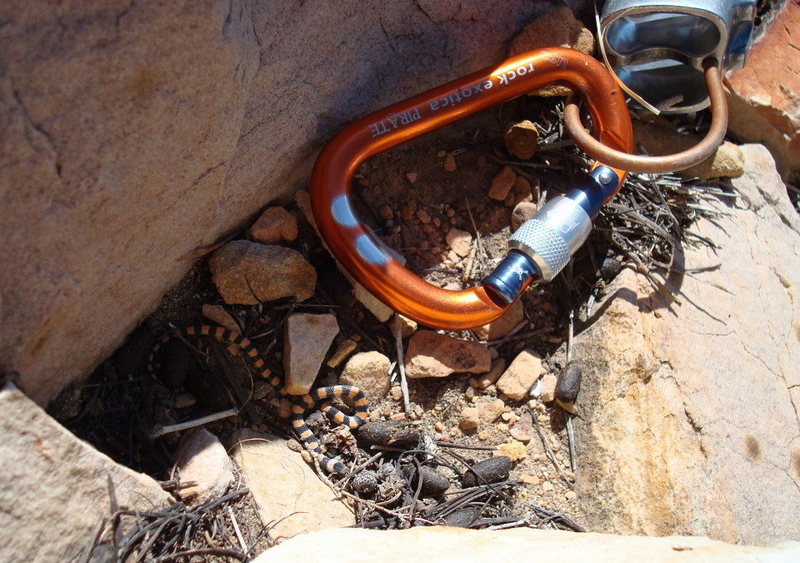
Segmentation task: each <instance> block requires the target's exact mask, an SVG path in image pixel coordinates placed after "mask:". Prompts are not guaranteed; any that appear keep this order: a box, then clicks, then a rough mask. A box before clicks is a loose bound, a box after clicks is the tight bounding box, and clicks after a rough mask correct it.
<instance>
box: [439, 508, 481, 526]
mask: <svg viewBox="0 0 800 563" xmlns="http://www.w3.org/2000/svg"><path fill="white" fill-rule="evenodd" d="M480 517H481V509H480V508H478V507H476V506H468V507H466V508H462V509H461V510H456V511H455V512H453V513H452V514H450V515H448V516H445V517H444V524H445V526H454V527H456V528H468V527H469V526H471V525H472V524H473V523H474V522H476V521H477V520H478V518H480Z"/></svg>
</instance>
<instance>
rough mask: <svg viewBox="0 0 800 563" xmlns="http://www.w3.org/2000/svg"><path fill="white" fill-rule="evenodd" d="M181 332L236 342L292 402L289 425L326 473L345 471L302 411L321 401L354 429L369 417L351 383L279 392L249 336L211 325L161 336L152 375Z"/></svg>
mask: <svg viewBox="0 0 800 563" xmlns="http://www.w3.org/2000/svg"><path fill="white" fill-rule="evenodd" d="M181 335H185V336H210V337H212V338H214V339H215V340H217V341H219V342H224V343H230V344H236V345H237V346H239V348H240V349H241V351H242V354H243V355H244V357H245V358H248V359H249V360H250V362H251V365H252V367H253V368H254V369H255V370H257V372H258V374H259V375H260V376H261V377H263V378H264V379H266V380H267V381H268V382H269V384H270V385H271V386H272V387H273V388H274V389H275V391H276V392H277V393H278V394H279V395H281V396H282V397H285V398H287V399H289V401H291V403H292V409H291V422H292V428H294V430H295V432H297V435H298V436H299V438H300V439H301V440H302V441H303V443H304V445H305V447H306V448H307V449H308V451H309V452H310V453H311V455H312V456H313V457H314V458H315V459H316V460H317V462H318V463H319V465H320V467H321V468H322V469H324V470H325V471H327V472H329V473H345V472H346V471H347V468H346V467H345V465H344V464H343V463H342V462H340V461H337V460H334V459H331V458H330V457H328V456H327V455H326V454H325V453H324V452H323V451H322V446H321V444H320V442H319V440H318V439H317V437H316V436H315V435H314V433H313V432H312V431H311V429H310V428H309V427H308V425H307V424H306V420H305V413H306V411H307V410H308V409H311V408H313V407H314V406H316V405H317V404H320V403H321V404H320V410H322V411H323V412H324V413H325V415H326V416H327V417H328V418H329V419H330V420H331V421H332V422H334V423H335V424H344V425H346V426H348V427H349V428H350V429H351V430H355V429H356V428H358V427H359V426H361V425H362V424H364V422H366V419H367V416H368V412H367V399H366V397H365V396H364V392H363V391H362V390H361V389H359V388H358V387H353V386H350V385H330V386H328V387H320V388H318V389H314V390H313V391H311V392H310V393H308V394H306V395H288V394H285V393H282V392H281V386H282V384H283V381H282V380H281V378H280V376H277V375H275V374H273V373H272V372H271V371H270V369H269V368H268V367H267V365H266V361H265V360H264V358H263V357H262V356H261V353H260V352H259V350H258V348H257V347H256V346H255V344H253V342H252V341H251V340H250V339H249V338H247V337H245V336H242V335H241V334H239V333H238V332H235V331H233V330H230V329H227V328H224V327H221V326H211V325H199V326H188V327H186V328H184V329H182V330H174V331H173V332H172V333H171V334H167V335H165V336H164V337H162V338H161V339H160V340H159V341H158V342H157V343H156V345H155V346H154V347H153V349H152V351H151V352H150V355H149V357H148V359H147V371H148V372H150V373H151V374H152V375H155V372H156V367H157V366H156V364H157V361H156V360H157V357H158V354H159V351H160V350H161V348H162V347H163V346H164V344H166V343H167V342H169V341H170V340H171V339H172V338H174V337H176V336H181ZM333 399H341V400H342V401H344V402H345V403H346V404H348V405H350V406H351V407H352V408H353V409H354V411H355V412H354V414H352V415H348V414H345V413H344V412H342V411H341V410H339V409H338V408H336V407H335V406H333V405H332V404H331V403H330V401H331V400H333Z"/></svg>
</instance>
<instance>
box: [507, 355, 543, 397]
mask: <svg viewBox="0 0 800 563" xmlns="http://www.w3.org/2000/svg"><path fill="white" fill-rule="evenodd" d="M542 371H544V368H543V367H542V358H541V357H540V356H539V354H537V353H536V352H534V351H533V350H523V351H522V352H520V353H519V354H517V357H516V358H514V361H512V362H511V365H509V366H508V369H507V370H506V371H505V372H504V373H503V375H501V376H500V379H498V380H497V389H498V390H499V391H500V392H501V393H503V394H504V395H506V396H508V397H509V398H511V399H514V400H515V401H521V400H522V399H524V398H525V397H527V396H528V391H529V390H530V388H531V387H532V386H533V384H534V383H535V382H536V380H537V379H539V377H540V376H541V375H542Z"/></svg>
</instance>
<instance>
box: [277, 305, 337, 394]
mask: <svg viewBox="0 0 800 563" xmlns="http://www.w3.org/2000/svg"><path fill="white" fill-rule="evenodd" d="M337 334H339V324H338V323H337V322H336V317H335V316H334V315H312V314H309V313H295V314H294V315H291V316H290V317H289V318H288V319H286V324H285V330H284V341H283V369H284V371H285V373H286V384H285V386H284V390H283V391H284V392H285V393H288V394H290V395H304V394H306V393H308V392H309V391H310V390H311V387H312V386H313V385H314V380H315V379H316V378H317V374H318V373H319V368H320V366H321V365H322V361H323V360H324V359H325V355H326V354H327V353H328V348H330V346H331V343H332V342H333V339H334V338H336V335H337Z"/></svg>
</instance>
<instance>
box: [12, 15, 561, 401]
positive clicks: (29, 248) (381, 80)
mask: <svg viewBox="0 0 800 563" xmlns="http://www.w3.org/2000/svg"><path fill="white" fill-rule="evenodd" d="M571 4H575V2H571ZM548 9H549V5H548V4H547V3H540V2H525V1H523V0H512V1H500V0H493V1H491V2H483V3H480V4H475V5H474V6H470V5H464V3H462V2H456V1H455V0H448V1H442V2H439V1H436V2H433V1H428V0H418V1H409V0H403V1H400V2H352V1H350V2H336V3H329V4H323V5H317V4H314V3H302V2H301V3H295V2H286V3H256V2H251V1H248V0H234V1H231V2H219V3H213V2H211V3H201V4H199V5H195V4H190V5H188V4H187V5H185V6H183V7H176V6H174V5H173V4H172V3H166V4H156V3H146V2H145V3H142V2H139V3H132V2H130V1H129V0H114V1H110V2H106V1H102V2H101V1H99V0H91V1H87V2H81V3H79V4H67V5H63V6H59V7H58V9H49V8H46V7H45V6H44V5H39V4H37V3H31V2H27V1H21V0H12V1H11V2H5V3H3V5H2V7H1V8H0V21H2V26H0V131H2V135H0V209H3V220H2V222H0V236H2V239H3V267H2V268H0V287H1V288H2V294H0V367H2V369H3V370H5V371H17V372H19V373H20V375H21V383H22V384H23V385H24V386H25V387H26V389H28V390H29V393H30V394H31V396H32V398H34V399H35V400H36V401H37V402H39V403H45V402H47V401H48V400H49V399H50V398H52V397H53V396H54V395H55V394H57V393H58V392H59V391H60V390H61V389H62V388H63V387H64V386H66V385H67V384H68V383H70V382H72V381H75V380H77V379H79V378H80V377H83V376H85V375H87V374H88V373H89V372H90V371H91V370H92V369H93V368H94V367H95V366H96V365H97V363H98V362H99V361H100V359H102V358H103V357H106V356H108V354H109V353H110V352H111V351H112V350H114V349H115V348H116V347H117V346H118V345H119V344H120V343H121V342H122V340H123V338H124V337H125V335H126V334H127V333H129V332H130V331H131V330H132V329H133V328H134V327H135V326H136V324H137V323H138V322H139V321H140V320H141V319H143V318H144V317H145V316H146V315H148V314H149V313H151V312H152V311H153V310H154V309H155V308H156V306H157V305H158V302H159V300H160V298H161V296H162V295H163V294H164V293H165V292H166V290H167V289H168V288H170V287H172V286H173V285H175V283H177V282H178V281H179V280H180V279H181V278H182V277H183V276H184V274H186V272H187V271H188V270H189V268H190V267H191V265H192V263H193V260H191V259H186V257H187V256H188V257H191V256H193V253H194V252H195V250H196V249H198V248H199V247H203V246H206V245H209V244H212V243H214V242H216V241H218V240H219V239H220V238H222V236H224V235H225V234H228V233H230V232H231V231H232V230H234V229H235V228H236V227H238V226H241V225H242V224H243V223H244V222H245V221H246V220H247V219H248V218H249V217H252V216H253V215H254V214H255V213H256V212H257V211H258V210H259V209H260V208H262V207H263V206H264V205H265V204H266V203H267V202H270V201H272V200H273V199H275V198H276V197H278V196H281V195H288V194H289V193H290V192H292V191H294V190H296V189H297V187H298V181H299V179H301V178H305V177H306V176H307V175H308V172H309V171H310V168H311V166H312V164H313V161H314V159H313V156H314V154H315V153H316V151H317V150H318V149H319V148H320V146H321V145H322V144H323V143H324V142H325V141H327V140H329V139H330V138H331V136H332V135H333V134H334V133H336V132H337V131H338V130H339V129H341V128H342V127H343V126H344V125H345V124H346V123H348V122H349V121H351V120H353V119H355V118H357V117H360V116H362V115H364V114H366V113H369V112H371V111H375V110H377V109H380V108H382V107H385V106H387V105H389V104H391V103H395V102H397V101H399V100H402V99H404V98H407V97H409V96H411V95H414V94H417V93H419V92H422V91H424V90H427V89H429V88H432V87H434V86H437V85H439V84H442V83H444V82H446V81H448V80H453V79H455V78H458V77H459V76H462V75H464V74H467V73H469V72H472V71H474V70H476V69H479V68H482V67H484V66H487V65H489V64H491V63H493V62H496V61H499V60H502V58H503V55H504V51H505V47H506V42H507V41H508V39H509V38H510V37H511V36H512V35H514V34H515V33H516V32H517V31H518V30H519V29H521V28H522V27H523V26H524V25H525V24H526V23H527V22H528V21H530V20H531V19H532V18H533V17H535V16H536V15H539V14H541V13H543V12H545V11H547V10H548ZM332 61H335V62H332ZM181 258H184V259H183V260H181ZM86 319H91V322H86V321H85V320H86Z"/></svg>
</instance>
